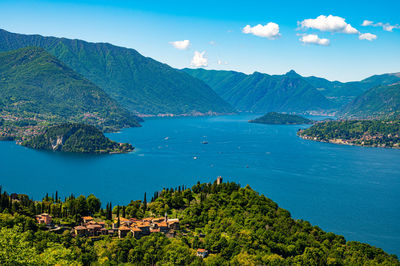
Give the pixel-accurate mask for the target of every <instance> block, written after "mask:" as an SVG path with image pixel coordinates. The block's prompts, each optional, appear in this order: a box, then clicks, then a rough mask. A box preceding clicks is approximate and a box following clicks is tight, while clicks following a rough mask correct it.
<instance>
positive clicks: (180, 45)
mask: <svg viewBox="0 0 400 266" xmlns="http://www.w3.org/2000/svg"><path fill="white" fill-rule="evenodd" d="M170 44H171V45H172V46H173V47H175V48H176V49H179V50H186V49H188V48H189V46H190V41H189V40H183V41H175V42H170Z"/></svg>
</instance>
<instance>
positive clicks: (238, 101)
mask: <svg viewBox="0 0 400 266" xmlns="http://www.w3.org/2000/svg"><path fill="white" fill-rule="evenodd" d="M183 71H184V72H186V73H189V74H191V75H192V76H194V77H196V78H199V79H202V80H203V81H204V82H206V83H207V84H208V85H210V87H211V88H213V89H214V90H215V91H216V92H217V93H218V94H219V95H220V96H221V97H222V98H223V99H224V100H226V101H227V102H228V103H230V104H231V105H232V106H233V107H235V108H236V109H237V110H238V111H242V112H255V113H266V112H296V113H306V112H310V111H326V110H333V109H334V108H335V104H334V103H333V102H332V101H330V100H328V99H327V98H326V97H324V95H322V93H320V92H319V91H318V90H317V89H316V88H314V87H313V86H312V85H311V84H310V83H309V82H307V81H306V80H305V79H304V78H303V77H301V76H300V75H299V74H297V73H296V72H295V71H293V70H292V71H290V72H288V73H286V74H285V75H282V76H277V75H275V76H271V75H268V74H263V73H259V72H254V73H253V74H251V75H246V74H244V73H240V72H234V71H217V70H210V71H209V70H205V69H187V68H186V69H183Z"/></svg>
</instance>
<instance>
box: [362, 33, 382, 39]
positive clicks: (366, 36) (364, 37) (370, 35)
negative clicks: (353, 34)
mask: <svg viewBox="0 0 400 266" xmlns="http://www.w3.org/2000/svg"><path fill="white" fill-rule="evenodd" d="M376 38H378V37H377V36H376V35H375V34H371V33H363V34H360V36H358V39H360V40H367V41H373V40H376Z"/></svg>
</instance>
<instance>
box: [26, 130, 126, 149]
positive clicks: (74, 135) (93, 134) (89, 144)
mask: <svg viewBox="0 0 400 266" xmlns="http://www.w3.org/2000/svg"><path fill="white" fill-rule="evenodd" d="M22 145H23V146H26V147H29V148H33V149H39V150H51V151H63V152H78V153H121V152H129V151H132V150H133V147H132V145H130V144H127V143H117V142H115V141H111V140H110V139H108V138H107V137H106V136H104V134H103V133H102V132H101V131H100V130H99V129H97V128H96V127H94V126H91V125H85V124H73V123H66V124H61V125H56V126H51V127H49V128H47V129H46V130H45V131H44V133H43V134H40V135H37V136H34V137H32V138H30V139H28V140H26V141H23V142H22Z"/></svg>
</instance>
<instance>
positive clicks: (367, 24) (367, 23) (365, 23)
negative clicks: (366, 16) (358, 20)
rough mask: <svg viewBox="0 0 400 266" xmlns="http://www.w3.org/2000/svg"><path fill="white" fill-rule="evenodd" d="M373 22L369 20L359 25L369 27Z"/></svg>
mask: <svg viewBox="0 0 400 266" xmlns="http://www.w3.org/2000/svg"><path fill="white" fill-rule="evenodd" d="M373 23H374V22H373V21H371V20H364V21H363V23H362V24H361V26H364V27H365V26H370V25H372V24H373Z"/></svg>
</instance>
